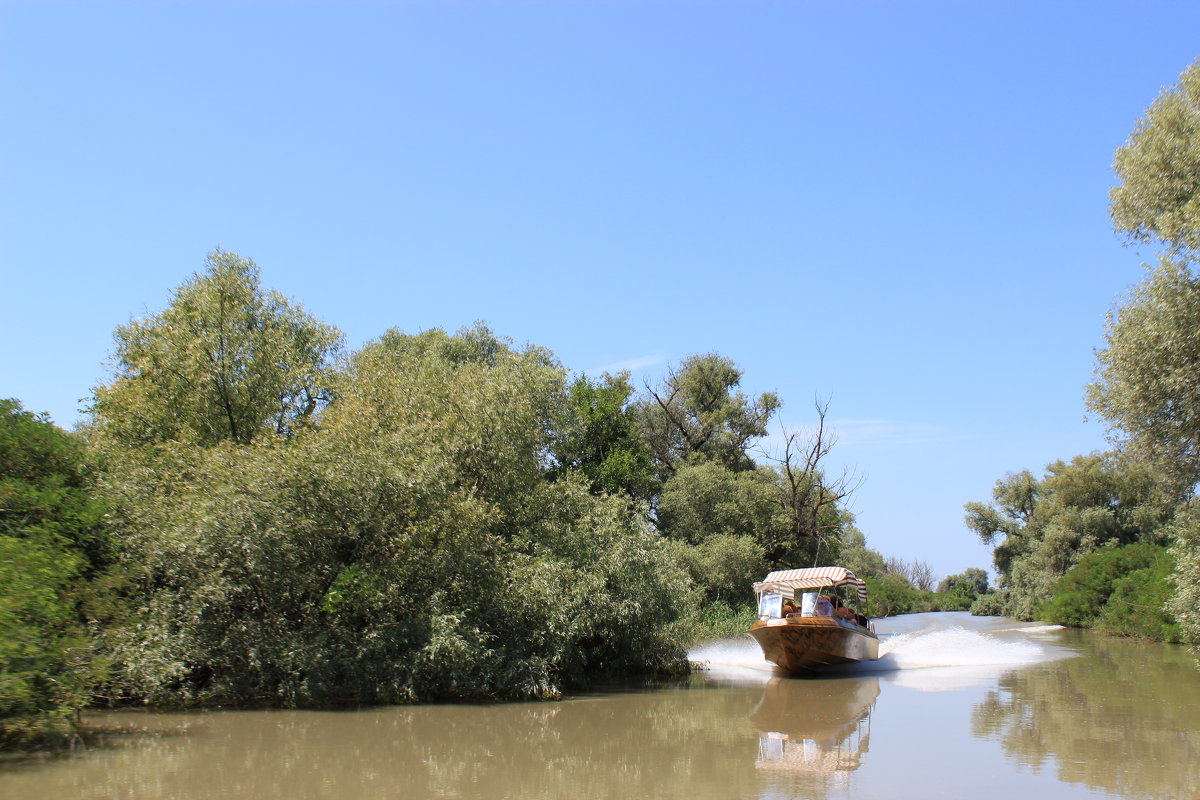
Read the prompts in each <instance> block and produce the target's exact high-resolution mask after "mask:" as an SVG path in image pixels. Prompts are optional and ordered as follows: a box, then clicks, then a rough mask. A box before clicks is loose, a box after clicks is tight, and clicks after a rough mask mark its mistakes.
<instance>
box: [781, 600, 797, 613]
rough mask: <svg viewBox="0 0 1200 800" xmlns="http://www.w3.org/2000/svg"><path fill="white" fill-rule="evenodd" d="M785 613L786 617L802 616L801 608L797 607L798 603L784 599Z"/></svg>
mask: <svg viewBox="0 0 1200 800" xmlns="http://www.w3.org/2000/svg"><path fill="white" fill-rule="evenodd" d="M783 615H784V616H785V617H798V616H800V609H798V608H796V604H795V603H793V602H792V601H791V600H784V601H783Z"/></svg>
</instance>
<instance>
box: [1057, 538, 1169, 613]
mask: <svg viewBox="0 0 1200 800" xmlns="http://www.w3.org/2000/svg"><path fill="white" fill-rule="evenodd" d="M1164 558H1166V552H1165V549H1164V548H1163V547H1161V546H1158V545H1152V544H1148V543H1146V542H1135V543H1134V544H1130V545H1126V546H1124V547H1110V548H1106V549H1104V550H1099V551H1097V552H1095V553H1089V554H1088V555H1086V556H1084V557H1083V558H1081V559H1080V560H1079V563H1078V564H1077V565H1076V566H1074V567H1072V568H1071V569H1070V570H1068V571H1067V573H1066V574H1065V575H1063V576H1062V577H1061V578H1059V579H1058V581H1057V582H1056V583H1055V584H1054V588H1053V594H1052V596H1051V598H1050V600H1049V602H1047V603H1046V604H1044V605H1043V606H1042V607H1041V608H1040V609H1039V613H1038V616H1039V617H1041V618H1043V619H1045V620H1047V621H1048V622H1053V623H1056V624H1059V625H1069V626H1073V627H1088V626H1090V625H1092V624H1093V623H1094V622H1095V621H1096V619H1097V617H1099V616H1100V615H1101V613H1102V611H1103V609H1104V608H1105V606H1106V604H1107V603H1108V602H1109V599H1110V598H1111V597H1112V596H1113V593H1114V592H1115V590H1116V585H1117V583H1118V581H1120V580H1121V579H1122V578H1124V577H1126V576H1127V575H1129V574H1130V573H1133V572H1135V571H1138V570H1142V569H1146V568H1147V567H1152V566H1154V565H1156V564H1158V563H1159V562H1160V561H1162V560H1163V559H1164ZM1168 571H1169V570H1168ZM1164 580H1165V576H1164ZM1129 591H1133V590H1132V588H1127V590H1126V596H1127V597H1128V592H1129ZM1164 599H1165V597H1164ZM1160 606H1161V603H1160ZM1113 613H1114V614H1120V613H1122V612H1118V611H1114V612H1113Z"/></svg>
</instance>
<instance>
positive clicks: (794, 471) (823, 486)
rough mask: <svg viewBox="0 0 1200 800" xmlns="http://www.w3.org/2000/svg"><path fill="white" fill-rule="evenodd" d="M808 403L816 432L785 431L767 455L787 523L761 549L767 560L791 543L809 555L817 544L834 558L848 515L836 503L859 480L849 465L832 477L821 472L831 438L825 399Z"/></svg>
mask: <svg viewBox="0 0 1200 800" xmlns="http://www.w3.org/2000/svg"><path fill="white" fill-rule="evenodd" d="M814 408H815V409H816V412H817V427H816V431H815V432H813V433H812V434H811V435H809V436H808V437H807V438H802V435H801V433H800V432H798V431H788V430H785V431H784V432H783V453H782V455H780V456H779V457H771V456H769V455H768V456H767V458H768V459H769V460H771V461H774V462H775V467H774V468H773V472H774V478H775V480H774V483H775V485H776V487H777V492H776V502H777V503H778V504H779V506H780V507H781V508H782V510H783V514H784V517H785V520H786V525H787V533H786V535H785V536H784V537H782V538H781V539H780V540H779V541H776V542H773V543H772V545H771V546H770V548H769V549H768V551H767V559H768V560H769V561H771V563H779V562H780V561H782V560H783V559H784V558H785V556H786V555H787V554H788V553H789V552H791V551H795V550H796V549H797V548H800V549H812V550H813V557H814V558H817V557H818V554H819V553H820V552H821V550H822V547H823V546H824V548H825V551H826V552H825V556H826V557H827V558H828V559H830V560H834V559H836V558H837V555H838V550H839V546H840V544H841V540H840V538H839V535H840V534H841V532H842V529H843V527H844V526H845V525H847V524H849V521H850V519H852V517H850V518H848V517H847V515H846V514H845V513H844V512H842V511H841V509H840V504H841V502H842V501H843V500H845V499H846V497H848V496H849V495H850V494H852V493H853V492H854V491H856V490H857V489H858V487H859V485H860V484H861V480H860V479H857V478H855V476H854V475H853V474H852V473H851V472H850V470H849V469H843V470H842V472H841V474H840V475H839V476H838V477H837V478H834V479H832V480H830V479H829V478H827V477H826V475H825V472H824V470H823V468H822V462H823V461H824V460H825V457H826V456H828V455H829V452H830V451H831V450H832V449H833V446H834V444H835V443H836V441H837V439H836V437H834V436H833V435H832V434H830V433H829V431H828V430H826V427H825V416H826V414H827V413H828V411H829V405H828V403H822V402H819V401H818V402H816V403H814ZM793 557H794V556H793Z"/></svg>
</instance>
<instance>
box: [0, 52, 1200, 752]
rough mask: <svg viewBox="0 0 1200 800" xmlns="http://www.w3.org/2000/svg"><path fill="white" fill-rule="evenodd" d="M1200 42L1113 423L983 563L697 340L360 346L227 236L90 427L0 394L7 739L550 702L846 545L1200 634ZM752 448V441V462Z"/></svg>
mask: <svg viewBox="0 0 1200 800" xmlns="http://www.w3.org/2000/svg"><path fill="white" fill-rule="evenodd" d="M1198 164H1200V61H1198V62H1197V63H1195V64H1193V65H1192V66H1190V67H1189V68H1188V69H1187V70H1186V71H1185V72H1184V73H1183V74H1182V75H1181V76H1180V81H1179V83H1178V84H1177V85H1176V86H1174V87H1172V88H1170V89H1168V90H1166V91H1165V92H1164V93H1163V94H1162V95H1161V96H1160V97H1159V98H1158V100H1156V101H1155V103H1154V105H1152V106H1151V107H1150V109H1149V110H1148V111H1147V113H1146V116H1145V117H1144V118H1143V119H1142V120H1141V122H1139V124H1138V126H1137V128H1136V129H1135V131H1134V133H1133V134H1132V136H1131V137H1130V139H1129V141H1128V143H1127V144H1126V145H1124V146H1123V147H1122V148H1121V149H1120V150H1119V151H1118V153H1117V157H1116V163H1115V169H1116V172H1117V175H1118V177H1119V178H1120V181H1121V183H1120V185H1118V186H1117V187H1116V188H1114V189H1113V190H1112V195H1111V200H1112V215H1113V220H1114V224H1115V226H1116V228H1117V230H1118V231H1119V232H1122V233H1124V234H1126V235H1127V236H1129V237H1130V239H1131V240H1134V241H1141V242H1157V243H1159V244H1161V245H1162V247H1163V255H1162V257H1161V259H1160V261H1159V263H1158V264H1157V265H1156V266H1151V267H1148V268H1147V270H1148V271H1147V276H1146V278H1145V279H1144V280H1143V281H1142V282H1141V283H1139V284H1138V285H1137V286H1136V287H1134V289H1133V290H1132V291H1131V292H1130V294H1129V295H1128V296H1127V298H1126V299H1125V301H1124V303H1123V304H1122V305H1120V306H1119V307H1117V308H1115V309H1114V310H1113V311H1112V312H1110V314H1109V316H1108V322H1107V325H1106V328H1105V337H1106V346H1105V348H1104V349H1102V350H1100V351H1099V352H1098V353H1097V355H1096V359H1097V367H1096V377H1095V380H1094V382H1093V383H1092V384H1091V385H1090V386H1089V387H1088V395H1087V404H1088V408H1089V409H1090V410H1091V411H1092V412H1094V413H1095V414H1097V415H1099V416H1100V417H1102V418H1103V419H1104V420H1105V421H1106V422H1107V424H1108V425H1109V426H1110V429H1111V431H1112V434H1113V444H1114V449H1113V450H1112V451H1111V452H1108V453H1092V454H1088V455H1080V456H1076V457H1074V458H1073V459H1071V460H1070V461H1056V462H1054V463H1053V464H1050V465H1049V466H1048V467H1047V468H1046V472H1045V474H1044V475H1043V476H1042V477H1040V478H1039V477H1036V476H1035V475H1034V474H1033V473H1031V472H1029V471H1028V470H1025V471H1021V472H1018V473H1010V474H1009V475H1007V476H1005V477H1004V478H1002V479H1001V480H1000V481H998V482H997V484H996V488H995V490H994V492H993V496H992V498H991V501H990V502H987V503H980V502H972V503H968V504H967V505H966V523H967V527H968V528H969V529H970V530H971V531H973V532H974V533H975V534H976V535H978V536H979V537H980V538H981V539H982V540H983V541H984V542H986V543H989V544H991V545H993V546H994V548H995V549H994V559H995V563H994V573H995V575H996V576H997V577H998V581H997V586H996V587H995V588H993V587H991V586H989V583H988V574H987V573H986V572H985V571H984V570H982V569H979V568H969V569H966V570H965V571H964V572H963V573H961V574H959V575H952V576H949V577H947V578H944V579H943V580H942V581H940V582H937V581H936V578H935V576H934V575H933V573H932V571H931V570H930V568H929V567H928V565H927V564H925V563H924V562H919V561H917V562H912V563H907V562H904V561H902V560H899V559H895V558H885V557H884V555H883V554H881V553H879V552H877V551H875V550H873V549H871V548H870V547H869V546H868V545H867V539H866V536H865V535H864V533H863V532H862V531H860V530H858V529H857V528H856V527H855V525H854V517H853V515H852V514H850V513H849V512H848V511H847V510H846V505H845V501H846V498H847V497H848V496H849V495H851V494H852V492H853V491H854V490H855V489H856V488H857V486H858V481H857V479H856V478H855V477H854V476H852V475H847V474H842V475H840V476H835V475H831V474H827V473H826V472H825V470H824V469H823V463H822V462H823V460H824V458H825V456H826V455H827V454H828V453H829V451H830V448H831V447H832V444H833V439H832V438H831V436H830V433H829V431H828V430H827V429H826V427H825V416H826V411H827V406H826V405H823V404H821V403H820V402H818V403H816V408H815V412H816V417H817V424H816V425H815V426H814V430H815V432H814V433H812V434H811V435H809V436H808V437H807V438H805V437H803V436H801V435H798V434H794V433H789V432H787V431H786V430H785V431H784V432H783V434H782V437H781V441H782V445H781V448H780V449H779V451H778V452H774V453H763V452H761V450H759V449H758V446H759V444H760V443H761V442H762V441H763V440H764V438H765V437H766V436H767V434H768V431H769V430H770V429H771V426H772V424H773V423H775V422H777V412H778V410H779V408H780V406H781V402H782V401H781V399H780V398H779V397H777V396H776V395H775V394H774V393H771V392H767V393H764V394H762V395H760V396H758V397H748V396H746V395H745V394H744V393H742V392H741V391H740V390H739V387H740V384H741V378H742V373H741V370H740V369H739V368H738V367H737V365H736V364H735V363H734V362H733V361H732V360H730V359H728V358H726V357H724V356H722V355H720V354H717V353H707V354H699V355H694V356H691V357H688V358H686V359H684V360H683V361H682V362H681V363H680V364H678V365H676V366H674V367H673V368H670V369H669V370H668V371H667V372H666V374H665V376H663V378H662V379H661V380H660V381H659V383H658V384H656V385H653V386H647V387H646V388H645V389H644V391H641V392H639V391H637V390H635V388H634V387H633V386H632V385H631V384H630V380H629V375H628V374H627V373H617V374H604V375H601V376H599V377H595V376H588V375H584V374H579V373H572V372H570V371H569V370H568V369H567V368H566V367H564V366H563V365H562V364H561V363H559V362H558V360H557V359H556V358H555V357H554V355H553V354H552V353H550V352H549V351H547V350H545V349H544V348H541V347H538V346H536V345H527V346H524V347H515V346H513V344H512V343H511V342H510V341H508V340H506V339H504V338H503V337H501V336H498V335H497V334H496V333H494V332H493V331H491V330H490V329H489V328H488V327H486V325H484V324H483V323H476V324H475V325H474V326H471V327H466V328H463V329H461V330H459V331H458V332H457V333H454V334H448V333H446V332H444V331H442V330H440V329H431V330H426V331H423V332H420V333H416V334H412V333H405V332H403V331H401V330H399V329H392V330H389V331H386V332H384V333H383V334H382V335H381V336H380V337H379V338H377V339H375V340H374V341H371V342H369V343H367V344H366V345H365V346H364V347H363V348H361V349H360V350H358V351H356V352H348V351H346V349H345V348H344V345H343V340H342V335H341V333H340V332H339V331H338V330H337V329H336V328H335V327H333V326H331V325H328V324H326V323H324V322H322V321H320V320H318V319H317V318H316V317H314V316H313V315H311V314H310V313H309V312H307V311H306V310H305V309H304V308H303V307H302V306H301V305H300V304H299V303H296V302H294V301H293V300H291V299H289V298H287V297H285V296H283V295H281V294H279V293H278V292H275V291H269V290H266V289H264V288H263V287H262V286H261V285H260V279H259V271H258V268H257V266H256V265H255V264H254V263H253V261H250V260H249V259H245V258H242V257H241V256H239V255H237V254H234V253H228V252H225V251H222V250H216V251H214V252H212V253H211V254H209V256H208V258H207V260H206V263H205V268H204V269H203V270H202V271H201V272H198V273H196V274H195V275H193V276H192V277H191V278H190V279H188V280H187V281H186V282H184V283H183V284H182V285H181V286H179V287H178V288H177V289H176V290H175V291H174V292H173V294H172V295H171V299H170V302H169V303H168V305H167V307H166V308H165V309H164V310H162V311H161V312H159V313H157V314H154V315H151V316H147V317H144V318H139V319H135V320H132V321H131V322H129V323H128V324H127V325H122V326H119V327H118V328H117V329H116V331H115V333H114V352H113V370H112V374H111V376H110V378H109V379H108V380H107V381H106V382H105V383H103V384H101V385H99V386H96V387H95V388H94V390H93V393H92V396H91V399H90V402H89V405H88V407H87V409H86V417H85V419H84V421H83V422H82V424H81V425H80V426H79V428H78V429H77V430H75V431H72V432H67V431H64V430H61V429H59V428H58V427H56V426H55V425H54V424H53V423H52V421H51V420H49V419H48V418H46V417H45V416H44V415H39V414H36V413H33V412H30V411H27V410H25V409H24V408H23V407H22V405H21V403H20V402H19V401H18V400H16V399H10V400H4V401H2V402H0V412H2V413H0V586H3V587H4V590H3V595H0V750H9V751H14V750H15V751H21V750H30V749H33V748H38V747H43V748H45V747H54V746H56V745H61V744H63V743H64V742H70V741H73V737H74V736H75V735H76V724H77V719H78V713H79V711H80V709H82V708H85V707H87V706H88V705H89V704H100V705H113V704H122V703H137V704H139V705H150V706H157V707H179V706H205V705H216V704H231V703H232V704H237V703H245V702H249V703H254V704H258V705H276V706H286V707H329V706H336V705H338V704H341V703H345V702H351V703H355V704H380V703H384V704H386V703H411V702H421V701H431V700H498V699H521V698H554V697H557V696H560V695H561V693H563V692H564V691H567V690H570V689H572V688H576V687H581V686H584V685H587V684H588V683H589V682H598V681H604V680H607V679H613V678H618V677H627V676H637V675H655V674H660V675H661V674H664V673H671V672H673V671H679V670H682V669H686V668H687V661H686V651H685V647H686V646H687V645H689V644H691V643H693V642H697V641H699V640H701V639H703V638H705V637H709V636H712V635H714V634H717V635H724V634H725V633H726V632H730V631H733V632H737V633H741V632H742V631H744V630H745V628H746V627H747V626H748V622H749V619H748V617H747V615H748V614H750V615H752V614H753V613H754V610H753V608H752V607H749V606H747V603H748V602H749V599H750V598H749V586H750V584H751V583H752V582H753V581H754V580H756V579H758V578H759V577H761V576H762V575H763V574H764V573H765V572H766V571H768V570H770V569H772V568H786V567H795V566H800V565H812V564H839V565H842V566H845V567H848V568H849V569H851V570H852V571H853V572H855V573H856V574H857V575H858V576H859V577H862V578H864V579H865V580H866V581H867V583H868V588H869V593H870V597H871V604H872V605H871V607H870V608H869V609H868V613H870V614H871V615H872V616H890V615H894V614H900V613H907V612H914V611H934V610H966V609H970V610H971V612H972V613H975V614H1003V615H1008V616H1013V617H1016V618H1019V619H1033V618H1035V617H1037V618H1041V619H1045V620H1047V621H1050V622H1059V623H1061V624H1065V625H1076V626H1090V627H1094V628H1095V629H1097V630H1099V631H1101V632H1106V633H1113V634H1118V635H1130V636H1141V637H1147V638H1153V639H1159V640H1163V641H1182V642H1189V643H1192V644H1196V643H1200V505H1197V502H1196V500H1195V497H1194V490H1195V487H1196V485H1197V483H1198V482H1200V382H1198V381H1196V380H1195V378H1196V375H1195V364H1197V363H1200V277H1198V276H1197V274H1196V272H1195V266H1196V258H1197V256H1198V255H1200V186H1198V185H1197V183H1196V180H1195V174H1196V169H1197V166H1196V165H1198ZM755 456H757V458H756V457H755Z"/></svg>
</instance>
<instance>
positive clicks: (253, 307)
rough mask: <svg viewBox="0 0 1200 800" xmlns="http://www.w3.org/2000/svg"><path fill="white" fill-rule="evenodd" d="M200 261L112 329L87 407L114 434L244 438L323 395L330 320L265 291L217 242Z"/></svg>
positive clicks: (271, 428)
mask: <svg viewBox="0 0 1200 800" xmlns="http://www.w3.org/2000/svg"><path fill="white" fill-rule="evenodd" d="M205 263H206V270H205V271H204V272H203V273H197V274H195V275H193V276H192V277H191V279H189V280H188V281H187V282H185V283H184V284H183V285H182V286H180V287H179V288H178V289H176V290H175V292H174V295H173V297H172V299H171V303H170V305H169V306H168V307H167V308H166V309H165V310H164V311H162V312H161V313H159V314H156V315H153V316H150V317H147V318H145V319H139V320H133V321H131V322H130V323H129V324H128V325H122V326H120V327H118V328H117V329H116V332H115V333H114V339H115V343H116V352H115V365H114V367H115V368H114V371H115V376H114V379H113V381H112V382H111V383H109V384H108V385H105V386H99V387H97V388H96V389H95V390H94V394H93V402H92V407H91V412H92V415H93V418H94V419H95V421H97V422H99V423H100V427H101V429H102V430H103V431H104V432H105V433H107V434H108V435H109V436H111V437H113V438H114V439H117V440H120V441H123V442H125V443H127V444H142V443H149V442H163V441H185V442H194V443H197V444H201V445H209V444H213V443H215V442H220V441H226V440H228V441H232V442H238V443H241V444H247V443H249V442H251V441H252V440H254V439H255V438H257V437H258V436H259V435H261V434H263V433H265V432H271V433H275V434H282V435H287V434H289V433H291V432H292V431H293V429H294V428H296V427H297V426H299V425H303V424H304V423H305V422H306V421H307V420H309V419H311V418H312V416H313V414H314V413H315V412H316V411H317V410H318V409H319V408H320V407H321V406H322V405H323V404H325V403H326V402H328V400H329V390H328V383H327V372H328V369H329V366H330V363H331V361H332V359H333V358H334V356H335V355H336V354H337V352H338V350H339V349H340V347H341V341H342V337H341V334H340V333H339V332H338V330H337V329H336V328H333V327H331V326H329V325H325V324H323V323H321V322H320V321H318V320H317V319H316V318H315V317H313V316H312V315H310V314H308V313H307V312H305V311H304V310H303V309H302V308H301V307H300V306H299V305H296V304H293V303H292V302H291V301H289V300H288V299H287V298H285V297H284V296H283V295H281V294H279V293H277V292H273V291H270V292H269V291H264V290H263V289H262V288H261V286H260V280H259V270H258V267H257V266H256V265H255V264H254V262H253V261H251V260H249V259H245V258H241V257H240V256H238V255H236V254H234V253H227V252H225V251H223V250H220V249H218V250H215V251H213V252H212V253H210V254H209V255H208V258H207V259H206V262H205Z"/></svg>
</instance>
